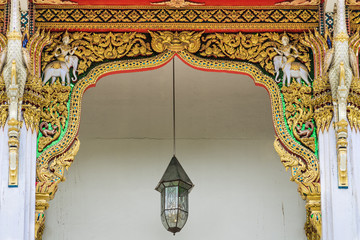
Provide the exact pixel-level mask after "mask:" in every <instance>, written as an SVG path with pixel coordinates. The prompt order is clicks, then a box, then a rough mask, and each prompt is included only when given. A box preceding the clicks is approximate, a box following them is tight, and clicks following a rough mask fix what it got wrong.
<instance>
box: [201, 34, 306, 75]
mask: <svg viewBox="0 0 360 240" xmlns="http://www.w3.org/2000/svg"><path fill="white" fill-rule="evenodd" d="M288 35H289V36H290V38H291V40H292V43H293V44H294V45H296V47H297V48H298V51H299V57H298V58H299V59H300V60H301V61H302V62H303V63H305V65H306V67H307V68H308V70H310V57H309V53H308V51H307V49H306V47H305V46H304V45H303V44H301V42H300V40H301V38H302V37H303V36H302V35H301V34H295V33H294V34H288ZM202 41H203V44H202V46H201V49H200V55H201V56H204V57H217V58H224V57H227V58H230V59H236V60H242V61H248V62H251V63H258V64H259V65H260V66H261V67H262V68H264V69H265V70H266V71H267V72H269V73H271V74H274V73H275V72H274V64H273V61H272V60H273V58H274V56H276V55H277V53H276V51H275V50H274V47H277V48H279V47H280V46H281V44H282V43H281V38H280V34H279V33H255V34H252V33H247V34H246V33H241V32H239V33H214V34H209V35H207V36H205V37H203V38H202Z"/></svg>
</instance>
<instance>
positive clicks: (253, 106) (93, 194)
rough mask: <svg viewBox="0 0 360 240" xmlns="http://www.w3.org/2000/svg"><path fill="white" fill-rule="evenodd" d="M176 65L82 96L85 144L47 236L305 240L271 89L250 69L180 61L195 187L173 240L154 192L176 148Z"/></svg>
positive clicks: (188, 165)
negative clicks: (277, 140)
mask: <svg viewBox="0 0 360 240" xmlns="http://www.w3.org/2000/svg"><path fill="white" fill-rule="evenodd" d="M171 71H172V70H171V64H169V65H167V66H165V67H164V68H161V69H158V70H155V71H149V72H140V73H129V74H119V75H114V76H108V77H106V78H104V79H102V80H100V82H99V83H98V86H97V87H96V88H93V89H90V90H89V92H87V93H86V94H85V98H84V101H83V102H84V105H83V109H82V119H81V127H80V141H81V147H80V151H79V153H78V155H77V157H76V159H75V162H74V163H73V165H72V166H71V168H70V170H69V172H68V174H67V176H66V181H65V182H64V183H61V184H59V190H58V192H57V193H56V197H55V199H54V200H52V201H51V202H50V208H49V210H47V212H46V214H47V215H46V219H47V220H46V228H45V233H44V237H43V239H44V240H73V239H77V240H85V239H86V240H92V239H94V240H99V239H108V240H115V239H130V240H143V239H148V240H155V239H156V240H168V239H175V238H176V240H192V239H206V240H219V239H223V240H233V239H251V240H256V239H258V240H263V239H266V240H286V239H291V240H305V239H306V237H305V234H304V230H303V228H304V223H305V207H304V205H305V203H304V201H303V200H302V199H301V198H300V196H299V193H298V192H297V185H296V184H295V183H293V182H290V181H289V178H290V173H288V172H285V168H284V167H283V165H282V164H281V162H280V160H279V157H278V155H277V154H276V152H275V150H274V148H273V141H274V130H273V127H272V120H271V108H270V103H269V97H268V95H267V93H266V91H265V90H264V89H263V88H261V87H255V86H254V84H253V82H252V80H250V79H249V78H248V77H245V76H241V75H237V74H225V73H208V72H201V71H197V70H194V69H192V68H189V67H188V66H186V65H185V64H183V63H182V62H180V61H178V60H177V62H176V76H177V78H176V79H177V81H176V86H177V88H176V97H177V102H176V103H177V112H176V113H177V115H176V116H177V122H176V126H177V137H178V139H177V157H178V159H179V161H180V163H181V164H182V166H183V167H184V169H185V171H186V172H187V173H188V175H189V177H190V178H191V180H192V181H193V182H194V184H195V187H194V189H193V190H192V192H191V193H190V214H189V219H188V222H187V224H186V225H185V227H184V229H183V230H182V231H181V232H180V233H178V234H176V236H175V238H174V237H173V236H172V234H171V233H169V232H167V231H166V230H165V229H164V227H163V226H162V224H161V221H160V195H159V193H158V192H156V191H155V190H154V188H155V186H156V184H157V183H158V181H159V180H160V178H161V176H162V174H163V173H164V171H165V169H166V167H167V164H168V163H169V161H170V158H171V156H172V140H171V138H172V126H171V125H172V120H171V117H172V111H171V109H172V107H171V81H172V80H171V76H172V72H171Z"/></svg>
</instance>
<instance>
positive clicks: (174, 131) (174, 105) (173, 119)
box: [172, 57, 176, 156]
mask: <svg viewBox="0 0 360 240" xmlns="http://www.w3.org/2000/svg"><path fill="white" fill-rule="evenodd" d="M172 87H173V99H172V100H173V137H174V139H173V140H174V149H173V150H174V152H173V153H174V156H175V153H176V144H175V57H174V58H173V86H172Z"/></svg>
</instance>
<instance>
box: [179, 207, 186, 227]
mask: <svg viewBox="0 0 360 240" xmlns="http://www.w3.org/2000/svg"><path fill="white" fill-rule="evenodd" d="M178 215H179V216H178V220H177V227H178V228H183V227H184V225H185V223H186V220H187V218H188V213H187V212H184V211H181V210H179V213H178Z"/></svg>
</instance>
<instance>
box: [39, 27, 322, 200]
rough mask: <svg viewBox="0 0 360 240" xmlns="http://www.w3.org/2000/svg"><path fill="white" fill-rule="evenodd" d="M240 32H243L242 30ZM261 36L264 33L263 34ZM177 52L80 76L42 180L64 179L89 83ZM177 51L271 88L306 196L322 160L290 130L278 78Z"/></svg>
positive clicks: (45, 156) (43, 163) (43, 161)
mask: <svg viewBox="0 0 360 240" xmlns="http://www.w3.org/2000/svg"><path fill="white" fill-rule="evenodd" d="M73 34H76V33H73ZM209 35H211V34H209ZM238 35H239V36H240V35H241V34H238ZM242 35H244V34H242ZM252 35H254V34H252ZM289 35H290V34H289ZM58 36H59V35H58ZM257 36H261V34H259V35H257ZM291 36H292V35H291ZM294 36H295V34H294ZM255 38H256V36H255ZM72 39H75V38H74V36H73V35H72ZM215 39H216V38H215ZM249 39H251V34H249V35H248V37H247V39H246V40H249ZM74 41H75V40H74ZM204 41H205V40H204ZM209 41H210V40H209ZM217 41H218V42H220V43H221V41H220V40H218V39H217ZM299 41H300V40H299ZM170 42H171V41H170ZM245 42H246V41H245ZM274 42H275V45H273V46H276V43H277V44H278V45H280V37H279V40H277V41H274ZM71 44H73V42H71ZM248 44H249V43H248ZM180 45H181V44H180ZM255 45H256V44H255ZM74 46H75V44H74V45H72V47H74ZM77 46H78V45H77ZM78 51H79V47H78V50H77V52H76V53H75V54H76V55H78V54H79V53H78ZM226 51H227V50H226ZM49 52H51V51H49ZM174 54H175V53H174V52H172V51H163V52H162V53H161V54H159V55H156V56H152V57H148V58H139V59H126V60H124V61H111V62H107V63H104V64H101V65H98V66H95V67H94V68H92V69H91V70H90V71H89V72H88V73H87V75H86V76H85V77H83V78H82V79H80V80H79V81H78V82H77V83H76V84H75V85H74V87H73V89H72V91H71V99H70V110H69V111H70V112H69V114H68V116H69V119H68V125H67V129H66V132H65V133H64V135H63V137H62V138H61V139H60V140H59V142H58V143H56V144H54V145H52V146H50V147H48V148H47V149H45V150H44V151H43V152H42V153H41V154H40V156H39V157H38V161H37V164H38V165H37V178H38V181H40V182H59V181H61V180H64V178H63V172H64V166H66V163H67V162H66V161H65V163H63V162H64V161H62V160H61V159H62V157H60V158H61V159H59V156H63V155H66V154H67V149H69V147H70V149H72V147H71V143H72V142H73V141H74V139H75V138H76V136H77V133H78V129H79V124H80V110H81V100H82V97H83V94H84V92H85V90H86V89H87V88H88V87H89V86H92V85H94V84H96V82H97V80H98V79H99V78H100V77H101V76H103V75H104V74H110V73H111V72H122V71H132V70H139V69H141V70H144V69H152V68H154V67H158V66H161V65H162V64H164V63H166V62H168V61H169V60H170V59H171V58H172V57H173V56H174ZM176 54H177V55H178V56H179V57H180V58H182V59H183V60H184V61H186V62H187V63H189V64H190V65H192V66H194V67H196V68H201V69H208V70H218V71H228V72H237V73H244V74H248V75H250V76H252V78H253V79H254V81H255V83H256V84H259V85H263V86H264V87H265V88H266V89H267V90H268V91H269V93H270V96H271V97H270V98H271V105H272V108H273V109H272V112H273V122H274V125H275V131H276V134H277V135H278V136H279V138H280V139H281V141H282V143H283V145H284V146H285V147H286V149H289V151H291V152H292V153H293V154H294V155H296V156H298V157H299V159H301V163H302V164H303V165H301V163H299V166H300V167H302V168H303V170H302V171H299V174H298V173H295V175H294V176H293V178H294V179H295V180H296V182H299V183H301V184H299V189H300V190H299V191H301V192H302V196H306V194H309V192H311V186H312V185H313V184H314V183H317V182H318V181H319V170H318V161H317V158H316V156H315V155H314V153H313V152H312V151H311V150H309V149H308V148H306V147H304V146H302V145H301V144H299V143H298V142H297V141H295V140H294V139H293V138H292V136H291V135H290V134H289V132H288V130H287V128H286V124H285V121H284V112H283V104H282V97H281V92H280V90H279V86H278V85H277V84H276V83H275V82H274V80H273V79H271V78H270V77H269V76H267V75H265V74H263V72H262V71H261V70H260V69H258V68H257V67H256V66H254V65H253V64H250V63H245V62H240V61H225V60H222V59H216V60H209V59H205V58H202V57H198V56H195V55H192V54H190V53H189V52H188V51H186V50H185V51H180V52H177V53H176ZM197 54H199V51H198V52H197ZM224 55H225V54H224ZM225 56H226V55H225ZM79 57H81V56H79ZM259 61H260V60H259ZM269 61H271V60H269ZM99 62H100V60H99ZM70 151H71V150H70ZM72 156H74V155H72ZM58 162H62V163H58ZM70 163H71V161H70ZM54 165H55V166H54ZM56 166H62V167H56ZM295 180H294V181H295ZM300 185H301V187H300Z"/></svg>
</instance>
